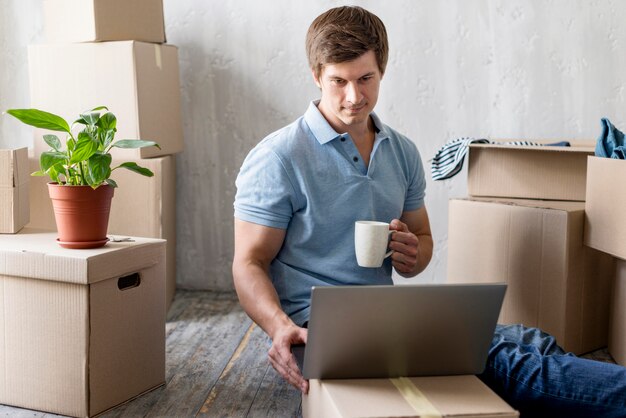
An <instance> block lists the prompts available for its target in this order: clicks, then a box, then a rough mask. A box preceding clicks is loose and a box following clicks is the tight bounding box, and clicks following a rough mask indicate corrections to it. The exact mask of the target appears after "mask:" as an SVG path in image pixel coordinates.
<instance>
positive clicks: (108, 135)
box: [103, 129, 115, 149]
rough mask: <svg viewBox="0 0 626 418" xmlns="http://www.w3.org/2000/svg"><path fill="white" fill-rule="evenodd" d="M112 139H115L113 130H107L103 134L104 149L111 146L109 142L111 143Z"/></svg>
mask: <svg viewBox="0 0 626 418" xmlns="http://www.w3.org/2000/svg"><path fill="white" fill-rule="evenodd" d="M113 138H115V129H108V130H107V131H106V132H105V133H104V141H103V144H104V149H107V148H108V147H109V145H111V142H113Z"/></svg>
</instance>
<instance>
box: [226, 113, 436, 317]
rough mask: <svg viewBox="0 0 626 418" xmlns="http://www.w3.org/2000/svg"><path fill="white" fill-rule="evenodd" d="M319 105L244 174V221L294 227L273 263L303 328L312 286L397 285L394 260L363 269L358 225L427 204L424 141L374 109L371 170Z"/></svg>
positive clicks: (239, 212) (265, 145)
mask: <svg viewBox="0 0 626 418" xmlns="http://www.w3.org/2000/svg"><path fill="white" fill-rule="evenodd" d="M318 103H319V102H318V101H315V102H312V103H311V104H310V105H309V107H308V109H307V111H306V113H305V114H304V115H303V116H302V117H300V118H299V119H297V120H296V121H295V122H293V123H291V124H290V125H288V126H286V127H284V128H283V129H280V130H279V131H277V132H274V133H272V134H271V135H269V136H267V137H266V138H265V139H263V140H262V141H261V142H260V143H259V144H258V145H257V146H256V147H255V148H254V149H253V150H252V151H250V153H249V154H248V156H247V157H246V159H245V161H244V163H243V165H242V167H241V170H240V172H239V176H238V177H237V182H236V185H237V195H236V197H235V204H234V206H235V217H237V218H238V219H240V220H243V221H247V222H252V223H256V224H260V225H265V226H268V227H273V228H281V229H285V230H286V233H285V241H284V244H283V246H282V248H281V249H280V251H279V253H278V256H277V257H276V258H275V259H274V261H273V262H272V264H271V267H270V275H271V278H272V281H273V284H274V287H275V288H276V291H277V293H278V296H279V298H280V303H281V305H282V308H283V310H284V311H285V312H286V313H287V314H288V315H289V316H290V317H291V318H292V320H293V321H294V322H295V323H296V324H299V325H301V324H302V323H304V322H305V321H307V320H308V318H309V305H310V296H311V287H312V286H327V285H365V284H391V283H392V280H391V261H390V259H389V258H388V259H386V260H385V263H384V264H383V266H382V267H381V268H363V267H359V265H358V264H357V262H356V255H355V253H354V222H355V221H357V220H375V221H383V222H389V221H391V220H392V219H394V218H400V216H401V215H402V212H403V211H411V210H416V209H419V208H420V207H422V206H423V205H424V190H425V187H426V181H425V178H424V168H423V166H422V161H421V158H420V155H419V152H418V150H417V147H416V146H415V144H414V143H413V142H411V141H410V140H409V139H408V138H406V137H405V136H403V135H401V134H399V133H398V132H396V131H395V130H393V129H391V128H390V127H388V126H387V125H384V124H383V123H382V122H381V121H380V119H379V118H378V117H377V116H376V115H375V114H374V113H372V115H371V116H372V119H373V121H374V125H375V127H376V130H377V133H376V137H375V140H374V148H373V150H372V154H371V156H370V163H369V167H366V166H365V164H364V163H363V160H362V159H361V156H360V155H359V152H358V150H357V148H356V146H355V145H354V143H353V142H352V139H351V138H350V136H349V135H348V134H346V133H344V134H339V133H337V132H335V130H334V129H333V128H332V127H331V126H330V125H329V124H328V122H327V121H326V119H325V118H324V117H323V116H322V114H321V113H320V111H319V110H318V108H317V104H318Z"/></svg>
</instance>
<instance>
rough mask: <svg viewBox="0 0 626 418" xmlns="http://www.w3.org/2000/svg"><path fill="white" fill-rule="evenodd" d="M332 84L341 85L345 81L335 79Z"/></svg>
mask: <svg viewBox="0 0 626 418" xmlns="http://www.w3.org/2000/svg"><path fill="white" fill-rule="evenodd" d="M332 82H333V84H339V85H341V84H344V83H345V82H346V80H341V79H335V80H332Z"/></svg>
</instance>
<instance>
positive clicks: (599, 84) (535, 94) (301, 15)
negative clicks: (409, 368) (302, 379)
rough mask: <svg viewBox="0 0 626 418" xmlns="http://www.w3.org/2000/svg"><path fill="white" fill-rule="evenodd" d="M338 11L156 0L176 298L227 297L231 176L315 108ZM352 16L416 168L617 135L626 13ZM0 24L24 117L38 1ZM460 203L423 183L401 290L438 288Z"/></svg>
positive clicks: (5, 15)
mask: <svg viewBox="0 0 626 418" xmlns="http://www.w3.org/2000/svg"><path fill="white" fill-rule="evenodd" d="M18 3H19V7H18V6H17V4H18ZM340 4H344V3H342V2H336V1H329V0H325V1H316V2H310V1H309V2H306V1H300V0H299V1H295V0H271V1H270V0H236V1H235V0H233V1H228V2H218V1H208V0H164V8H165V19H166V31H167V37H168V43H171V44H174V45H177V46H178V47H179V48H180V50H179V53H180V64H181V94H182V104H183V110H182V111H183V121H184V129H185V146H186V151H185V152H184V153H182V154H180V155H179V156H178V158H177V162H178V170H177V175H178V178H177V185H178V262H179V273H178V281H179V285H180V286H181V287H187V288H219V289H229V288H231V277H230V262H231V257H232V247H233V239H232V212H233V210H232V202H233V198H234V194H235V187H234V179H235V176H236V174H237V171H238V169H239V166H240V164H241V162H242V161H243V158H244V157H245V155H246V154H247V152H248V151H249V149H250V148H252V146H253V145H254V144H255V143H256V142H258V141H259V140H260V139H261V138H263V137H264V136H265V135H266V134H268V133H270V132H271V131H273V130H275V129H278V128H279V127H281V126H283V125H285V124H287V123H289V122H291V121H292V120H294V119H295V118H297V117H298V116H300V115H301V114H302V113H303V112H304V110H305V109H306V106H307V104H308V102H309V101H310V100H312V99H315V98H317V96H318V92H317V90H316V88H315V87H314V85H313V83H312V81H311V80H310V76H309V71H308V69H307V64H306V59H305V55H304V37H305V32H306V29H307V27H308V25H309V24H310V22H311V21H312V20H313V19H314V18H315V17H316V16H317V15H318V14H320V13H321V12H323V11H324V10H326V9H328V8H330V7H334V6H337V5H340ZM351 4H358V5H361V6H364V7H366V8H368V9H370V10H372V11H373V12H374V13H376V14H377V15H378V16H380V17H381V19H382V20H383V21H384V22H385V24H386V26H387V30H388V33H389V38H390V43H391V51H390V52H391V57H390V62H389V65H388V68H387V73H386V75H385V78H384V80H383V84H382V91H381V97H380V101H379V104H378V107H377V112H378V113H379V115H380V116H381V117H382V118H383V120H384V121H385V122H386V123H388V124H389V125H391V126H393V127H395V128H397V129H398V130H400V131H402V132H403V133H405V134H406V135H408V136H409V137H411V138H412V139H413V140H414V141H415V143H416V144H417V146H418V148H419V149H420V150H421V152H422V156H423V159H424V160H425V163H426V160H428V159H429V158H431V157H432V155H433V154H434V153H435V151H436V150H437V149H438V148H439V147H441V145H443V143H444V142H445V141H447V140H449V139H453V138H455V137H459V136H477V137H491V138H524V139H595V138H597V136H598V134H599V131H600V118H601V117H603V116H606V117H608V118H609V119H611V121H612V122H613V123H614V124H615V125H616V126H617V127H621V128H622V129H626V126H625V112H624V110H623V109H624V105H625V101H626V71H624V64H625V63H626V25H624V22H626V2H620V1H617V0H616V1H608V0H599V1H584V0H577V1H572V0H553V1H544V0H532V1H531V0H526V1H522V0H517V1H512V0H502V1H488V0H464V1H460V0H459V1H450V0H448V1H434V0H431V1H426V0H422V1H415V0H406V1H402V0H386V1H384V2H382V1H378V2H376V1H354V2H352V3H351ZM18 9H19V11H18ZM0 13H1V14H0V35H1V38H0V60H1V64H0V108H1V109H3V110H4V109H6V108H9V107H18V106H26V105H27V104H28V102H27V100H28V99H27V98H28V87H27V75H26V72H27V67H26V59H25V56H26V55H25V49H24V48H25V45H26V44H28V43H32V42H38V41H40V39H39V38H40V36H39V33H40V28H41V23H40V16H39V15H40V13H41V12H40V6H39V2H38V1H36V0H29V1H25V0H20V1H19V2H17V1H15V0H0ZM7 63H8V65H7ZM5 119H6V117H2V118H0V145H3V146H16V145H18V144H27V141H28V140H29V138H28V134H26V135H25V134H24V130H23V129H22V128H21V127H19V126H18V125H17V124H14V123H13V122H11V123H9V122H8V121H7V120H5ZM426 166H427V167H428V164H427V163H426ZM465 193H466V188H465V172H463V173H461V174H460V175H458V176H457V177H456V178H454V179H453V180H450V181H446V182H436V183H435V182H432V181H430V179H429V181H428V189H427V199H426V203H427V206H428V208H429V213H430V217H431V223H432V228H433V233H434V238H435V256H434V259H433V261H432V263H431V265H430V266H429V268H428V269H427V271H426V272H424V273H423V274H422V275H421V276H419V277H418V278H416V279H413V281H437V280H441V279H442V278H444V277H445V270H446V255H447V248H446V243H447V213H448V208H447V202H448V199H449V198H450V197H460V196H464V195H465Z"/></svg>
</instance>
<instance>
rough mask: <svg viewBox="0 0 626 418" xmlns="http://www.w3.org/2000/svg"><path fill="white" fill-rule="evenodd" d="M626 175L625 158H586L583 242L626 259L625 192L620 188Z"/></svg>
mask: <svg viewBox="0 0 626 418" xmlns="http://www.w3.org/2000/svg"><path fill="white" fill-rule="evenodd" d="M625 178H626V161H624V160H617V159H613V158H602V157H589V159H588V162H587V202H585V216H586V222H585V245H588V246H590V247H591V248H595V249H597V250H600V251H603V252H605V253H609V254H612V255H614V256H615V257H618V258H622V259H626V219H625V218H624V209H623V208H624V207H626V206H625V205H626V191H625V190H624V189H622V188H621V187H619V185H620V183H621V180H622V179H625Z"/></svg>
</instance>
